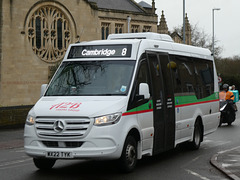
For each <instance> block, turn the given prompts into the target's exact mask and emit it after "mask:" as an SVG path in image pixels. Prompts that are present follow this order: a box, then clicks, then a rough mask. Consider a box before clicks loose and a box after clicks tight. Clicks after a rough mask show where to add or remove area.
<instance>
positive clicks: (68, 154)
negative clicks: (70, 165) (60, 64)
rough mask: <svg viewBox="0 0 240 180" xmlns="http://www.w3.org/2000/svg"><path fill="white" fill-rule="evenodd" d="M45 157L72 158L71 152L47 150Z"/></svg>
mask: <svg viewBox="0 0 240 180" xmlns="http://www.w3.org/2000/svg"><path fill="white" fill-rule="evenodd" d="M46 157H50V158H73V154H72V152H68V151H48V152H46Z"/></svg>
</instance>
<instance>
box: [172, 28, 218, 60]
mask: <svg viewBox="0 0 240 180" xmlns="http://www.w3.org/2000/svg"><path fill="white" fill-rule="evenodd" d="M173 32H177V33H178V34H179V35H180V36H183V30H182V27H181V26H178V27H174V28H173ZM191 36H192V39H191V43H192V45H193V46H198V47H203V48H208V49H209V50H210V51H212V38H211V36H210V35H209V34H207V33H206V32H205V31H204V29H201V28H199V26H198V24H195V25H193V26H192V25H191ZM217 43H218V40H217V39H216V38H214V54H215V57H217V58H219V57H220V54H221V53H222V47H220V46H218V45H217Z"/></svg>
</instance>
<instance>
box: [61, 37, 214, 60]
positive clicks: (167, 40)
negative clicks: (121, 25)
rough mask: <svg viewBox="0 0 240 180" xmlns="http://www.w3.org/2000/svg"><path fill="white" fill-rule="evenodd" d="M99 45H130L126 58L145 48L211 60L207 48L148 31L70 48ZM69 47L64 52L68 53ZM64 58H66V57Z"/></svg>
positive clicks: (135, 55) (136, 56)
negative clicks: (186, 43) (176, 41)
mask: <svg viewBox="0 0 240 180" xmlns="http://www.w3.org/2000/svg"><path fill="white" fill-rule="evenodd" d="M101 45H102V46H104V45H108V46H109V47H110V46H113V45H120V46H121V45H132V54H131V56H128V58H127V59H136V58H138V57H139V55H141V54H142V53H144V52H145V51H146V50H149V51H158V52H167V53H169V54H178V55H183V56H190V57H197V58H204V59H210V60H213V57H212V56H211V52H210V50H208V49H205V48H200V47H195V46H190V45H185V44H180V43H175V42H173V40H172V38H171V37H170V36H169V35H166V34H158V33H150V32H148V33H125V34H110V35H109V37H108V39H107V40H96V41H89V42H81V43H77V44H71V45H70V48H71V47H73V46H74V47H76V46H101ZM70 48H69V49H70ZM69 49H68V52H67V53H66V54H68V53H69ZM137 54H138V55H137ZM113 57H114V56H113ZM81 58H83V57H81ZM115 58H116V57H115ZM120 58H123V57H120ZM64 59H68V58H67V57H66V58H64Z"/></svg>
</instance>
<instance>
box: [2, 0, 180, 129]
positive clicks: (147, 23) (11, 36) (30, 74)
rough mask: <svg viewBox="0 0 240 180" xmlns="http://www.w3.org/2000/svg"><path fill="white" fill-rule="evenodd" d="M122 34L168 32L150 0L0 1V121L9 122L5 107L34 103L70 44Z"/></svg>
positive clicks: (12, 119) (13, 116) (162, 17)
mask: <svg viewBox="0 0 240 180" xmlns="http://www.w3.org/2000/svg"><path fill="white" fill-rule="evenodd" d="M127 32H130V33H137V32H159V33H165V34H169V33H168V28H167V23H166V20H165V17H164V14H163V13H162V15H161V19H160V24H159V25H158V16H157V14H156V7H155V0H152V4H151V5H149V4H147V3H146V2H144V1H142V2H140V3H138V4H137V3H136V2H135V1H134V0H74V1H73V0H72V1H69V0H37V1H36V0H21V1H14V0H1V1H0V125H1V122H2V121H3V120H4V121H6V124H9V121H12V122H11V123H13V122H14V119H15V113H13V114H12V115H9V116H8V115H4V114H3V113H2V112H3V111H4V112H5V111H6V109H7V108H15V107H19V106H20V107H21V106H26V105H33V104H35V102H36V101H37V100H38V99H39V96H40V87H41V85H42V84H46V83H48V82H49V80H50V78H51V76H52V75H53V72H54V71H55V70H56V67H57V65H58V64H59V63H60V62H61V60H62V59H63V57H64V55H65V52H66V50H67V47H68V45H69V44H70V43H76V42H81V41H90V40H97V39H99V40H100V39H106V38H107V36H108V35H109V34H111V33H127ZM177 36H178V38H176V37H177ZM172 37H173V38H174V40H175V41H176V42H181V37H180V36H179V35H176V37H175V35H174V34H172ZM15 109H16V108H15ZM10 111H11V112H13V111H12V110H10ZM16 114H17V113H16ZM24 116H25V115H24ZM19 119H22V121H24V118H23V117H21V118H19Z"/></svg>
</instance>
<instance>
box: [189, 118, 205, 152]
mask: <svg viewBox="0 0 240 180" xmlns="http://www.w3.org/2000/svg"><path fill="white" fill-rule="evenodd" d="M202 135H203V133H202V128H201V125H200V123H199V121H197V122H196V123H195V125H194V134H193V141H192V142H190V143H189V147H190V149H192V150H197V149H199V147H200V144H201V141H202Z"/></svg>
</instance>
